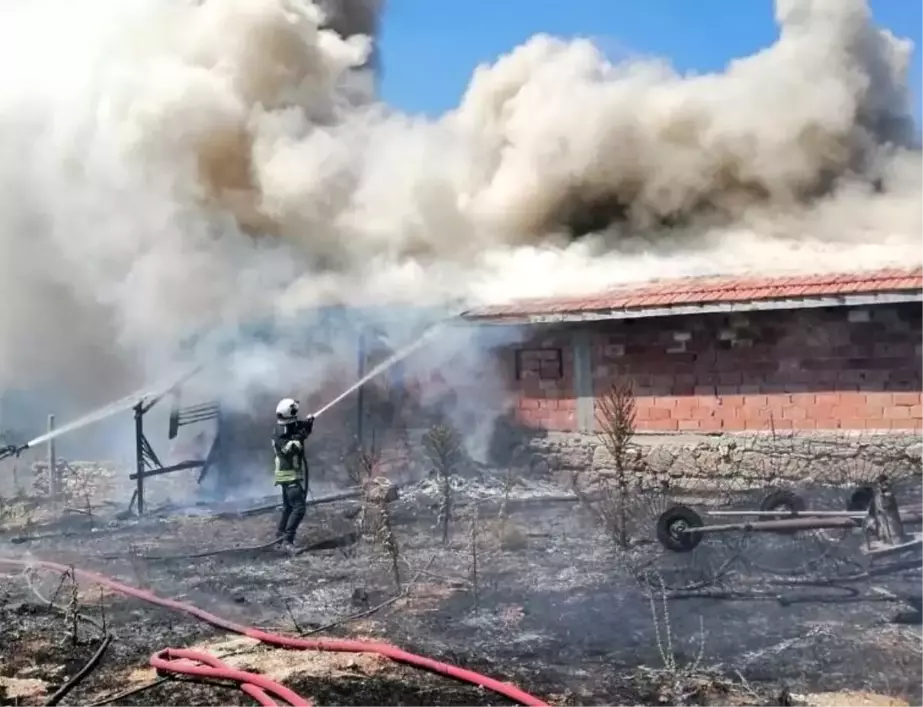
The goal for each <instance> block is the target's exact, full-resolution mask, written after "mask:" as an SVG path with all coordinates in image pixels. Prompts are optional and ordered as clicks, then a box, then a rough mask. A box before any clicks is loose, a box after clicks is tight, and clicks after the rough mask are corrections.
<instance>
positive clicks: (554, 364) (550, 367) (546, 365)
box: [516, 349, 564, 380]
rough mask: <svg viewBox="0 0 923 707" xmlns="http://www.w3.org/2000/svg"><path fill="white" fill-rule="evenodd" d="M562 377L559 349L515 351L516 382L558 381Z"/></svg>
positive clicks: (561, 360) (562, 366) (562, 363)
mask: <svg viewBox="0 0 923 707" xmlns="http://www.w3.org/2000/svg"><path fill="white" fill-rule="evenodd" d="M563 377H564V362H563V356H562V355H561V349H519V350H517V351H516V380H523V379H524V378H538V379H539V380H560V379H561V378H563Z"/></svg>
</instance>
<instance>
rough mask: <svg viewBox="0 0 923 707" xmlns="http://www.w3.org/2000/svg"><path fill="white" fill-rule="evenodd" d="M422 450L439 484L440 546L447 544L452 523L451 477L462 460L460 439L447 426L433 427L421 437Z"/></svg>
mask: <svg viewBox="0 0 923 707" xmlns="http://www.w3.org/2000/svg"><path fill="white" fill-rule="evenodd" d="M423 449H424V451H425V452H426V456H427V458H428V459H429V461H430V463H431V464H432V465H433V471H434V472H435V475H436V479H437V481H438V483H439V517H438V520H437V523H438V524H439V527H440V528H441V529H442V544H443V545H448V544H449V530H450V525H451V522H452V476H453V475H454V473H455V471H456V470H457V468H458V465H459V464H460V463H461V461H462V459H463V458H464V452H463V450H462V445H461V439H459V436H458V434H456V432H455V430H453V429H452V428H451V427H449V426H448V425H434V426H433V427H432V428H431V429H430V430H429V431H427V433H426V434H425V435H423Z"/></svg>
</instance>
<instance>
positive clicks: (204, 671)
mask: <svg viewBox="0 0 923 707" xmlns="http://www.w3.org/2000/svg"><path fill="white" fill-rule="evenodd" d="M151 666H152V667H154V668H156V669H157V671H158V672H165V673H176V674H179V675H190V676H192V677H199V678H213V679H216V680H233V681H234V682H236V683H238V684H239V685H240V689H241V690H242V691H243V692H245V693H246V694H248V695H250V697H252V698H253V699H254V700H256V701H257V702H259V703H260V704H261V705H263V706H264V707H277V704H278V703H276V702H275V700H273V699H272V697H270V694H268V693H271V694H274V695H275V696H276V697H280V698H281V699H283V700H285V701H286V702H287V703H288V704H290V705H292V706H293V707H311V703H310V702H308V701H307V700H306V699H304V698H303V697H301V695H298V694H297V693H295V692H292V691H291V690H289V689H288V688H287V687H283V686H282V685H280V684H279V683H277V682H275V681H273V680H270V679H269V678H267V677H263V676H262V675H257V674H256V673H248V672H246V671H243V670H236V669H234V668H232V667H230V666H228V665H225V664H224V663H222V662H221V661H220V660H218V659H217V658H216V657H215V656H213V655H209V654H208V653H203V652H201V651H193V650H188V649H185V648H164V649H163V650H162V651H160V652H159V653H155V654H154V655H152V656H151Z"/></svg>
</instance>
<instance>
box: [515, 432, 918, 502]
mask: <svg viewBox="0 0 923 707" xmlns="http://www.w3.org/2000/svg"><path fill="white" fill-rule="evenodd" d="M921 452H923V442H921V441H920V438H919V436H917V435H907V434H896V435H895V434H881V435H855V434H852V435H849V434H844V435H835V434H826V435H823V434H815V435H796V434H788V435H775V436H772V435H764V434H760V435H747V434H738V435H637V436H636V437H635V440H634V442H633V444H632V445H631V447H630V451H629V454H628V457H629V469H630V470H629V479H630V482H631V483H632V485H636V486H641V487H644V488H654V487H658V486H660V485H661V484H662V483H664V482H666V483H668V484H669V485H670V486H671V487H674V488H708V487H711V488H717V487H721V488H726V489H745V488H760V487H766V486H779V485H791V486H795V487H806V486H811V485H824V486H827V485H836V486H840V485H854V484H859V483H863V482H868V481H872V480H874V479H875V478H877V476H878V475H879V474H880V473H887V474H888V475H889V476H891V477H892V478H894V479H905V478H907V477H909V476H913V475H916V476H919V475H920V473H921ZM515 456H516V461H517V465H519V466H521V467H523V468H524V469H527V470H528V472H527V473H530V474H533V475H539V476H552V477H555V478H557V479H558V480H559V481H560V482H561V483H568V482H569V480H570V479H571V478H572V477H573V476H574V474H575V473H576V474H578V475H582V476H583V477H584V479H591V480H592V479H597V480H598V479H600V478H605V477H606V476H612V475H614V473H615V468H614V464H613V460H612V457H611V455H610V454H609V452H608V451H607V449H606V447H605V445H604V444H602V442H601V440H600V439H599V438H598V437H597V436H596V435H590V434H579V433H554V432H552V433H548V434H547V435H544V436H536V437H532V438H531V439H529V440H528V441H527V442H524V443H523V444H521V445H520V446H519V447H518V448H517V449H516V452H515Z"/></svg>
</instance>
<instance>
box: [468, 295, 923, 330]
mask: <svg viewBox="0 0 923 707" xmlns="http://www.w3.org/2000/svg"><path fill="white" fill-rule="evenodd" d="M905 302H923V291H913V292H908V291H897V292H874V293H861V294H840V295H826V296H818V297H786V298H779V299H759V300H748V301H738V302H712V303H705V304H676V305H667V306H661V307H631V308H621V309H605V310H590V311H571V312H553V313H550V312H549V313H541V312H534V313H515V314H477V312H476V311H475V312H472V313H465V314H463V315H462V317H463V318H464V319H466V320H467V321H469V322H471V323H478V324H493V325H522V324H566V323H576V322H599V321H612V320H620V319H646V318H650V317H679V316H688V315H691V314H726V313H732V312H759V311H771V310H791V309H812V308H817V307H863V306H871V305H881V304H899V303H905Z"/></svg>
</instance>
